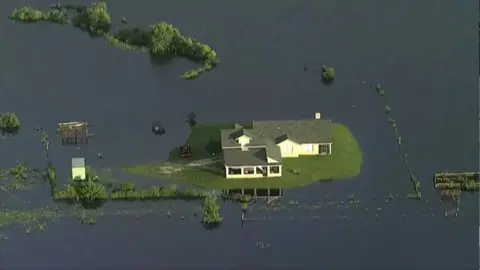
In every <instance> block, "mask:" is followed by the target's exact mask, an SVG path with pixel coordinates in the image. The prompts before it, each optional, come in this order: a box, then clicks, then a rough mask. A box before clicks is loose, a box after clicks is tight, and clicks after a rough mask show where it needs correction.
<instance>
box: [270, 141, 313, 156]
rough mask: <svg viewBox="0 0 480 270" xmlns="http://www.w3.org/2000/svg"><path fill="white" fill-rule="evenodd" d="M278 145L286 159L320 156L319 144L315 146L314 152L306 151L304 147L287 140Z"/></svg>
mask: <svg viewBox="0 0 480 270" xmlns="http://www.w3.org/2000/svg"><path fill="white" fill-rule="evenodd" d="M277 145H278V146H279V147H280V152H281V153H282V157H284V158H289V157H298V156H299V155H318V144H314V145H313V151H312V152H308V151H305V149H304V148H303V145H301V144H298V143H296V142H294V141H291V140H285V141H283V142H281V143H279V144H277ZM289 150H292V151H291V152H290V151H289Z"/></svg>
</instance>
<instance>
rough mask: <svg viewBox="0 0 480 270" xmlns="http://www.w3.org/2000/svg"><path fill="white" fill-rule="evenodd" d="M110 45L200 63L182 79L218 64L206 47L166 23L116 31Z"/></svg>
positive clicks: (191, 76)
mask: <svg viewBox="0 0 480 270" xmlns="http://www.w3.org/2000/svg"><path fill="white" fill-rule="evenodd" d="M113 39H115V40H117V41H118V42H112V44H122V43H124V44H127V45H130V46H135V47H138V48H149V51H150V54H151V55H152V57H168V56H173V55H176V56H183V57H187V58H189V59H191V60H193V61H197V62H201V63H202V66H201V67H200V68H198V69H195V70H190V71H187V72H185V73H184V74H183V77H184V78H187V79H193V78H195V77H197V76H198V75H200V74H201V73H203V72H205V71H208V70H210V69H212V68H213V67H215V66H216V65H217V64H219V63H220V59H219V58H218V57H217V53H216V52H215V51H214V50H213V49H212V48H210V47H209V46H208V45H206V44H203V43H200V42H199V41H197V40H195V39H194V38H191V37H186V36H183V35H182V34H181V33H180V30H178V28H175V27H173V25H171V24H168V23H166V22H161V23H158V24H154V25H152V26H150V28H147V29H140V28H133V29H123V30H120V31H118V32H117V33H116V34H115V35H114V36H113Z"/></svg>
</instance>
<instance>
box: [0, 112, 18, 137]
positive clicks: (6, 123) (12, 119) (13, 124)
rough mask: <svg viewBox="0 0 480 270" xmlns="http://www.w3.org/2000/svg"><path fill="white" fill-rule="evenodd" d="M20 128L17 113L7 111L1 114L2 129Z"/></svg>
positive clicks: (0, 125) (0, 123)
mask: <svg viewBox="0 0 480 270" xmlns="http://www.w3.org/2000/svg"><path fill="white" fill-rule="evenodd" d="M18 128H20V119H18V116H17V115H16V114H15V113H12V112H6V113H1V114H0V129H2V130H4V131H7V132H9V131H13V130H15V129H18Z"/></svg>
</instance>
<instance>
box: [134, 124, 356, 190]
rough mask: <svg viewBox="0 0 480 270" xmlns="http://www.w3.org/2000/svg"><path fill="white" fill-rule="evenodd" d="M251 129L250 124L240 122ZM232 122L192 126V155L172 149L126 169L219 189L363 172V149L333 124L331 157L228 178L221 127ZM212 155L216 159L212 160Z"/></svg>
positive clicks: (288, 162) (299, 183) (292, 183)
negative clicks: (273, 173) (161, 158)
mask: <svg viewBox="0 0 480 270" xmlns="http://www.w3.org/2000/svg"><path fill="white" fill-rule="evenodd" d="M240 124H241V125H242V126H244V127H246V128H248V127H249V125H250V126H251V125H252V124H251V123H240ZM232 127H233V123H212V124H198V125H196V126H193V127H192V128H191V133H190V137H189V138H188V141H187V143H188V144H189V145H190V147H191V151H192V155H191V156H190V157H188V158H184V157H180V155H179V149H178V148H176V149H174V150H172V151H171V152H170V157H169V160H168V161H167V162H157V163H152V164H140V165H135V166H130V167H128V168H127V171H128V172H131V173H137V174H148V175H157V176H160V177H162V178H164V179H167V180H171V181H179V182H183V183H188V184H191V185H193V186H199V187H203V188H216V189H234V188H262V187H263V188H266V187H276V188H291V187H298V186H304V185H307V184H310V183H313V182H316V181H323V180H331V179H340V178H350V177H354V176H356V175H357V174H358V173H359V172H360V167H361V164H362V160H363V155H362V152H361V149H360V147H359V145H358V143H357V141H356V140H355V138H354V137H353V135H352V134H351V133H350V130H349V129H348V128H347V127H346V126H344V125H341V124H337V123H336V124H333V141H334V142H333V151H332V155H329V156H320V155H319V156H303V157H299V158H291V159H285V160H284V165H283V166H284V170H283V176H282V177H272V178H260V179H226V178H225V172H224V167H223V164H222V163H221V155H222V152H221V146H220V129H228V128H232ZM212 158H213V160H212ZM199 160H212V162H211V163H209V164H206V165H204V166H189V163H190V162H195V161H199Z"/></svg>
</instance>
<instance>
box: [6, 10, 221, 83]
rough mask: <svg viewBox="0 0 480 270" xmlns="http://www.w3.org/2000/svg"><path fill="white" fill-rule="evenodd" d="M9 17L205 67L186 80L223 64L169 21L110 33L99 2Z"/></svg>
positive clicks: (108, 17) (19, 12)
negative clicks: (49, 24) (70, 14)
mask: <svg viewBox="0 0 480 270" xmlns="http://www.w3.org/2000/svg"><path fill="white" fill-rule="evenodd" d="M68 11H73V12H74V15H73V17H72V19H71V20H69V17H68V14H67V12H68ZM9 18H10V19H11V20H15V21H17V22H38V21H49V22H53V23H59V24H71V25H72V26H74V27H77V28H79V29H81V30H83V31H85V32H87V33H89V35H90V36H103V37H105V38H106V39H107V40H108V41H109V43H110V44H111V45H112V46H115V47H118V48H121V49H124V50H135V51H142V52H147V51H148V52H150V55H151V57H152V59H153V60H154V61H157V60H161V59H168V58H171V57H173V56H182V57H186V58H188V59H190V60H192V61H195V62H200V63H201V67H199V68H197V69H194V70H189V71H187V72H185V73H184V74H183V75H182V77H183V78H186V79H194V78H196V77H198V76H199V75H200V74H202V73H203V72H206V71H208V70H211V69H213V68H214V67H215V66H216V65H218V64H219V63H220V59H219V58H218V56H217V54H216V52H215V51H214V50H213V49H212V48H210V47H209V46H208V45H206V44H203V43H201V42H200V41H198V40H196V39H195V38H192V37H188V36H184V35H183V34H181V33H180V31H179V30H178V29H177V28H175V27H173V25H171V24H168V23H166V22H161V23H158V24H154V25H151V26H150V27H146V28H132V29H121V30H119V31H118V32H116V33H115V34H111V33H109V32H110V29H111V26H112V18H111V15H110V14H109V13H108V10H107V4H106V2H105V1H95V2H93V3H92V5H91V6H90V7H87V6H84V5H64V4H60V3H58V4H54V5H51V6H50V10H48V11H42V10H39V9H34V8H31V7H28V6H27V7H23V8H21V9H15V10H13V11H12V13H11V14H10V16H9ZM121 21H122V23H124V24H126V23H127V19H126V18H122V20H121Z"/></svg>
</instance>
